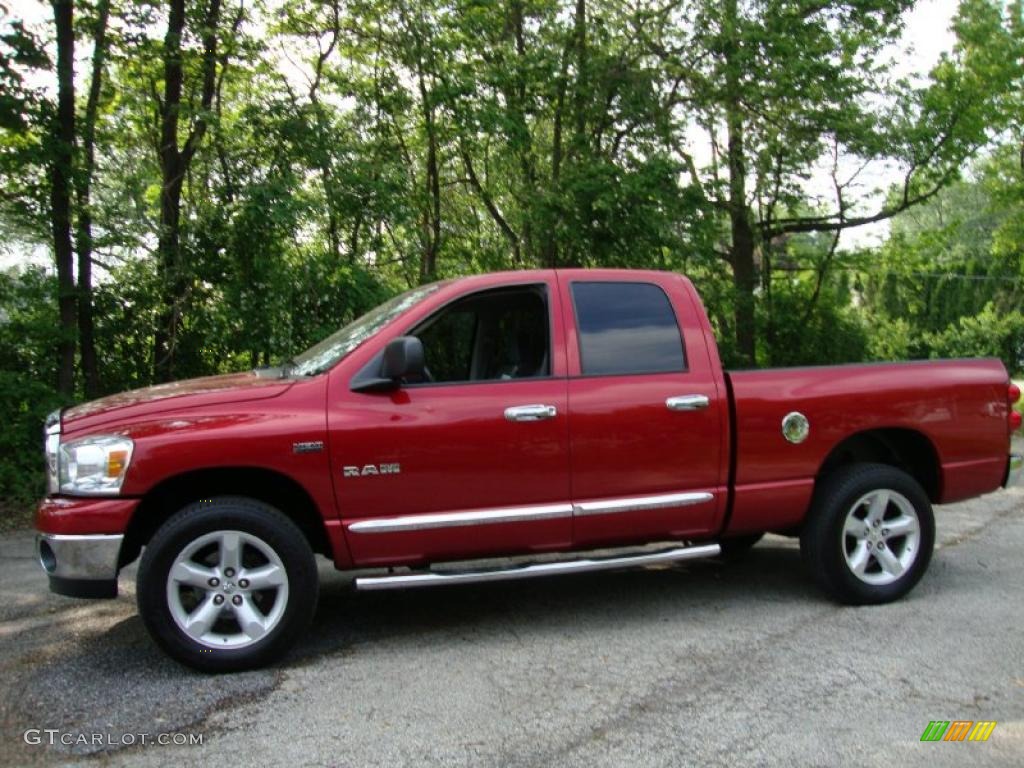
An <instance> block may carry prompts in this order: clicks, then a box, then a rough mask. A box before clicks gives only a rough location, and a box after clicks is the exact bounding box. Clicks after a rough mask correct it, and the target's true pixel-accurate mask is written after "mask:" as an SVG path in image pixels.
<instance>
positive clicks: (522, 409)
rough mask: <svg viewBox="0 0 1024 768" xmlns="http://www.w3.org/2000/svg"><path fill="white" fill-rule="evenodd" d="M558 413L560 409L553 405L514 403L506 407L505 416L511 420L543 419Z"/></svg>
mask: <svg viewBox="0 0 1024 768" xmlns="http://www.w3.org/2000/svg"><path fill="white" fill-rule="evenodd" d="M557 415H558V410H557V409H556V408H555V406H553V405H514V406H512V407H511V408H506V409H505V418H506V419H508V420H509V421H543V420H544V419H553V418H555V416H557Z"/></svg>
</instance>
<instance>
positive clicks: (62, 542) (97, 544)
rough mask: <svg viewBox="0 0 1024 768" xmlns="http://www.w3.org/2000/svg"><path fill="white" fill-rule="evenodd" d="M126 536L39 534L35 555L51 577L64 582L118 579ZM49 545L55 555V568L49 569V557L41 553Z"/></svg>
mask: <svg viewBox="0 0 1024 768" xmlns="http://www.w3.org/2000/svg"><path fill="white" fill-rule="evenodd" d="M123 540H124V536H123V535H122V534H120V533H118V534H111V535H107V534H88V535H82V536H71V535H65V534H57V533H40V534H37V535H36V553H37V554H38V555H39V562H40V565H42V566H43V570H44V571H46V572H47V573H48V574H49V575H51V576H57V577H59V578H62V579H83V580H93V579H113V578H116V577H117V559H118V555H120V553H121V542H122V541H123ZM43 542H46V544H47V546H49V548H50V550H51V551H52V552H53V560H54V561H55V562H54V564H53V567H52V568H51V567H47V558H45V557H44V556H43V554H42V552H41V550H40V547H41V545H42V544H43Z"/></svg>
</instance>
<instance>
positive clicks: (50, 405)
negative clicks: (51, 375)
mask: <svg viewBox="0 0 1024 768" xmlns="http://www.w3.org/2000/svg"><path fill="white" fill-rule="evenodd" d="M0 402H3V403H4V409H3V417H4V422H5V423H4V429H2V430H0V456H2V457H3V460H2V461H0V500H2V502H0V503H2V505H3V506H4V507H5V508H4V509H2V510H0V512H2V515H3V517H4V518H9V517H11V516H13V515H15V514H16V513H17V512H18V511H19V510H22V511H23V510H25V509H27V508H28V507H29V506H30V505H31V503H32V502H33V501H34V500H35V499H37V498H39V497H40V496H42V494H43V492H44V490H45V488H44V483H45V474H44V472H43V469H44V458H43V422H44V421H45V420H46V415H47V414H48V413H50V411H52V410H54V409H55V408H57V407H58V406H60V404H61V400H60V397H59V396H58V395H57V393H56V392H54V391H53V389H51V388H50V387H48V386H47V385H45V384H42V383H40V382H39V381H36V380H34V379H32V378H31V377H30V376H27V375H25V374H21V373H13V372H11V371H0Z"/></svg>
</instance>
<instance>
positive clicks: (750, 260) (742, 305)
mask: <svg viewBox="0 0 1024 768" xmlns="http://www.w3.org/2000/svg"><path fill="white" fill-rule="evenodd" d="M736 17H737V8H736V0H729V1H728V2H727V3H726V7H725V25H726V27H725V32H726V37H727V43H726V46H725V58H726V61H725V80H726V94H727V97H726V128H727V131H728V142H729V146H728V162H729V227H730V233H731V237H732V243H731V247H730V251H729V255H730V258H729V261H730V263H731V264H732V275H733V286H734V287H735V290H736V298H735V302H736V303H735V322H736V351H737V352H738V354H739V356H740V358H741V362H742V364H743V365H747V366H751V367H752V366H754V365H755V364H756V359H757V358H756V350H757V327H756V318H755V314H754V287H755V283H756V279H757V276H756V274H755V269H754V247H755V241H754V230H753V227H752V225H751V220H750V210H749V207H748V206H747V168H746V157H745V155H744V145H743V138H744V137H743V114H742V112H741V108H740V92H739V89H740V82H739V68H740V62H738V61H737V60H736V59H737V55H738V53H739V51H738V47H737V42H736V35H737V32H736Z"/></svg>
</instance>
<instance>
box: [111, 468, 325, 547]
mask: <svg viewBox="0 0 1024 768" xmlns="http://www.w3.org/2000/svg"><path fill="white" fill-rule="evenodd" d="M214 496H244V497H247V498H250V499H255V500H257V501H262V502H265V503H267V504H270V505H271V506H273V507H275V508H276V509H278V510H280V512H281V513H282V514H283V515H285V516H286V517H288V518H290V519H291V520H292V522H294V523H295V524H296V525H297V526H298V527H299V530H301V531H302V533H303V535H304V536H305V537H306V540H307V541H308V542H309V545H310V547H311V548H312V550H313V551H314V552H317V553H319V554H322V555H325V556H327V557H329V558H330V557H333V552H332V548H331V544H330V539H329V537H328V536H327V530H326V528H325V526H324V521H323V516H322V515H321V514H320V510H319V508H318V507H317V505H316V502H314V501H313V498H312V496H310V494H309V492H308V491H307V490H306V489H305V488H304V487H303V486H302V485H301V484H299V483H298V482H296V481H295V480H294V479H292V478H291V477H289V476H288V475H285V474H283V473H281V472H278V471H276V470H272V469H266V468H263V467H217V468H212V469H199V470H193V471H189V472H183V473H181V474H178V475H173V476H171V477H168V478H165V479H164V480H162V481H160V482H159V483H158V484H156V485H155V486H153V487H152V488H151V489H150V490H149V491H148V492H147V493H146V494H145V495H144V496H143V497H142V501H141V502H140V504H139V506H138V508H137V509H136V510H135V513H134V514H133V515H132V518H131V520H130V521H129V523H128V527H127V529H126V530H125V538H124V544H123V545H122V547H121V557H120V562H119V564H118V566H119V567H123V566H125V565H127V564H128V563H130V562H132V561H133V560H135V558H137V557H138V556H139V553H140V552H141V551H142V547H143V546H145V545H146V544H147V543H148V542H149V540H150V539H151V538H152V536H153V534H154V533H156V531H157V529H158V528H159V527H160V526H161V525H163V524H164V523H165V522H166V521H167V520H168V519H169V518H170V517H171V515H173V514H174V513H175V512H177V511H178V510H180V509H181V508H182V507H184V506H185V505H186V504H188V503H190V502H193V501H197V500H199V499H204V498H210V497H214Z"/></svg>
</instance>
